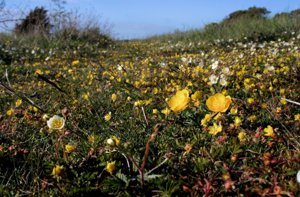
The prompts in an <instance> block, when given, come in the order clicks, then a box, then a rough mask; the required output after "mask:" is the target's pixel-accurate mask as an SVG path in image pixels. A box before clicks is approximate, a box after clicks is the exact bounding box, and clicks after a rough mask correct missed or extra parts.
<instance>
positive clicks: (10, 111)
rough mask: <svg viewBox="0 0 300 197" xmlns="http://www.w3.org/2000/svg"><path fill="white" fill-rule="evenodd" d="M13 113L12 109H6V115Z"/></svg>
mask: <svg viewBox="0 0 300 197" xmlns="http://www.w3.org/2000/svg"><path fill="white" fill-rule="evenodd" d="M13 113H14V109H9V110H7V111H6V115H8V116H11V115H13Z"/></svg>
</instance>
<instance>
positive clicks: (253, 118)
mask: <svg viewBox="0 0 300 197" xmlns="http://www.w3.org/2000/svg"><path fill="white" fill-rule="evenodd" d="M247 120H249V121H250V122H252V123H253V122H255V121H256V120H257V117H256V115H251V116H249V117H248V118H247Z"/></svg>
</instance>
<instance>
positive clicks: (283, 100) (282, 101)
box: [280, 97, 287, 105]
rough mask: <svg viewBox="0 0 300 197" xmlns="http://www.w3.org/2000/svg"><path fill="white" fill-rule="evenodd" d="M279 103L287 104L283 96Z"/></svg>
mask: <svg viewBox="0 0 300 197" xmlns="http://www.w3.org/2000/svg"><path fill="white" fill-rule="evenodd" d="M280 103H281V104H282V105H286V104H287V102H286V100H285V98H284V97H283V98H281V99H280Z"/></svg>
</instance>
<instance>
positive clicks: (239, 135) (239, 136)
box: [238, 131, 247, 142]
mask: <svg viewBox="0 0 300 197" xmlns="http://www.w3.org/2000/svg"><path fill="white" fill-rule="evenodd" d="M246 136H247V134H246V132H245V131H241V132H239V134H238V138H239V140H240V142H244V141H246Z"/></svg>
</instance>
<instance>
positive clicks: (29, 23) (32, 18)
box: [14, 7, 51, 35]
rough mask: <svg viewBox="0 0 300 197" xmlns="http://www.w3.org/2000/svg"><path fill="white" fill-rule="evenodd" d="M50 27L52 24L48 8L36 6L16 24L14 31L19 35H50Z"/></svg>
mask: <svg viewBox="0 0 300 197" xmlns="http://www.w3.org/2000/svg"><path fill="white" fill-rule="evenodd" d="M50 28H51V24H50V21H49V17H48V16H47V10H46V9H45V8H43V7H40V8H39V7H36V8H35V9H34V10H32V11H30V13H29V14H28V15H27V16H26V17H25V19H23V20H22V22H21V23H20V24H16V27H15V29H14V32H15V33H16V34H17V35H24V34H25V35H28V34H33V35H41V34H42V35H48V34H49V32H50Z"/></svg>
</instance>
